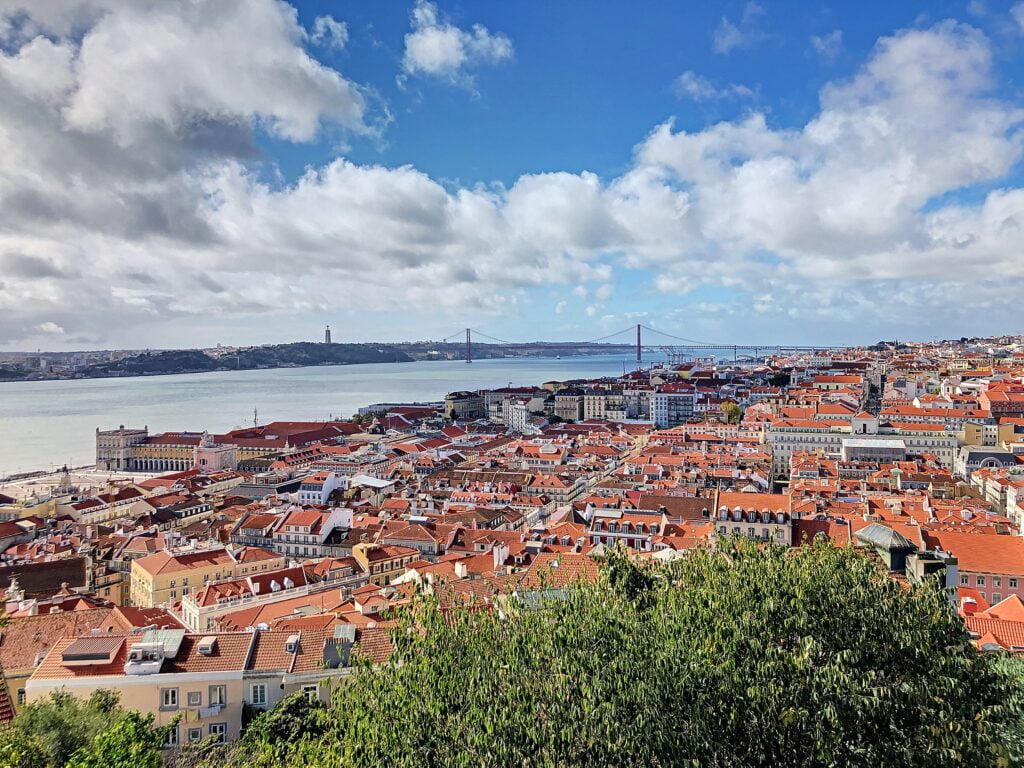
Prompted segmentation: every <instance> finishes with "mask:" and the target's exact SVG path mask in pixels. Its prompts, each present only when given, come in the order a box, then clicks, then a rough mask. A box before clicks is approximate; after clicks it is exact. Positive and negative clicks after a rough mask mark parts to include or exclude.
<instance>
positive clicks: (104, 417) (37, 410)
mask: <svg viewBox="0 0 1024 768" xmlns="http://www.w3.org/2000/svg"><path fill="white" fill-rule="evenodd" d="M635 367H636V362H635V361H634V360H632V356H631V355H629V354H623V355H594V356H586V357H584V356H580V357H566V358H562V359H558V358H555V357H547V358H541V357H530V358H526V357H521V358H511V359H509V358H499V359H490V360H477V361H474V362H473V363H472V364H471V365H467V364H466V363H465V361H462V360H451V361H448V360H441V361H418V362H411V363H405V364H403V365H394V364H392V363H375V364H366V365H343V366H314V367H304V368H275V369H266V370H249V371H244V370H242V371H230V370H229V371H211V372H205V373H196V374H178V375H163V376H140V377H118V378H103V379H66V380H49V381H26V382H8V383H7V384H4V385H3V387H2V388H0V435H2V436H3V440H0V476H4V475H13V474H20V473H23V472H30V471H34V470H41V469H46V468H48V467H50V465H51V464H52V465H53V466H54V468H57V467H60V466H63V465H64V464H67V465H68V466H76V467H78V466H83V465H88V464H92V463H93V462H94V461H95V440H96V437H95V434H96V429H97V428H102V429H110V428H112V427H117V426H118V425H119V424H124V425H125V426H135V427H143V426H146V427H149V430H150V431H151V432H162V431H172V430H199V431H201V430H203V429H208V430H209V431H211V432H226V431H227V430H229V429H234V428H236V427H241V426H244V425H247V424H252V423H253V420H254V418H255V419H257V420H258V421H259V422H260V423H266V422H269V421H275V420H279V421H287V420H303V421H307V420H308V421H324V420H329V419H332V418H350V417H351V416H352V415H353V414H355V413H356V412H357V411H358V410H359V409H360V408H361V407H363V406H366V405H370V404H372V403H381V402H393V403H397V402H411V401H437V400H443V399H444V396H445V395H446V394H447V393H449V392H452V391H455V390H460V389H484V388H493V387H505V386H509V385H512V386H526V385H536V384H540V383H542V382H545V381H550V380H566V379H572V378H583V377H593V376H609V375H621V374H622V373H623V372H624V371H630V370H633V369H634V368H635Z"/></svg>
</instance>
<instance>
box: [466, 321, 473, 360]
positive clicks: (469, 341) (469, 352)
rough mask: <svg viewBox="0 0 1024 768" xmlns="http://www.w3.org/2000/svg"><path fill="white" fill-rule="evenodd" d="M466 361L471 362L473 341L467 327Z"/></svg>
mask: <svg viewBox="0 0 1024 768" xmlns="http://www.w3.org/2000/svg"><path fill="white" fill-rule="evenodd" d="M466 362H467V363H472V362H473V341H472V336H471V335H470V330H469V328H467V329H466Z"/></svg>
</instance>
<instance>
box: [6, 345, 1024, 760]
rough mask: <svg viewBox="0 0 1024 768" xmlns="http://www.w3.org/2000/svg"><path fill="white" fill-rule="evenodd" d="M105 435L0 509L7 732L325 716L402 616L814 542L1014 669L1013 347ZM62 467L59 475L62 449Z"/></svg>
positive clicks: (698, 372)
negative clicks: (611, 563) (924, 599)
mask: <svg viewBox="0 0 1024 768" xmlns="http://www.w3.org/2000/svg"><path fill="white" fill-rule="evenodd" d="M112 426H113V425H103V426H98V428H97V430H96V435H95V437H96V463H95V467H94V468H92V469H91V470H88V471H81V470H65V471H63V472H60V473H57V475H55V476H52V477H45V478H32V479H27V480H21V481H18V482H15V483H9V484H8V485H6V486H3V487H0V590H2V591H3V600H4V623H3V625H2V627H0V667H2V676H0V720H10V719H11V718H12V717H13V715H14V713H15V712H16V711H17V710H18V709H19V708H21V707H23V706H24V705H25V704H26V703H29V702H33V701H38V700H41V699H44V698H46V697H48V696H49V695H50V693H51V692H53V691H56V690H60V689H66V690H69V691H71V692H72V693H74V694H75V695H76V696H88V695H89V694H91V693H92V692H93V691H96V690H99V689H110V690H113V691H115V692H117V693H118V694H119V695H120V700H121V702H122V704H123V705H124V706H125V707H127V708H130V709H135V710H139V711H142V712H145V713H151V714H153V715H154V717H155V723H156V724H157V725H166V724H169V723H172V722H177V723H178V724H177V726H176V729H172V730H170V731H169V733H170V736H169V742H168V745H169V746H176V745H179V744H186V743H189V742H195V741H200V740H203V739H207V738H209V737H211V736H213V737H215V738H217V739H221V740H233V739H237V738H238V737H239V735H240V733H241V731H242V729H243V727H244V723H245V717H246V715H245V712H247V711H252V710H263V709H268V708H270V707H273V706H274V705H275V704H277V703H278V702H280V701H281V700H282V699H283V698H285V697H286V696H289V695H291V694H293V693H299V692H302V693H304V694H305V695H307V696H309V697H311V698H319V699H322V700H324V701H326V700H327V699H328V698H329V697H330V695H331V691H332V689H333V688H334V687H336V686H338V685H342V684H344V681H345V678H346V676H347V675H349V674H351V671H352V669H353V665H354V664H355V663H356V657H357V656H358V657H360V658H361V659H365V660H369V662H370V663H373V664H386V663H387V662H388V658H389V654H390V652H391V648H392V646H391V642H392V641H391V636H390V630H391V629H392V628H393V627H394V626H395V618H394V610H395V609H396V608H400V607H401V606H403V605H405V604H407V603H409V602H410V601H411V600H412V599H413V598H414V597H415V596H416V595H417V594H420V593H424V592H426V593H429V594H433V595H435V596H436V597H437V598H438V599H439V600H440V601H441V602H442V604H443V605H445V606H447V607H450V608H452V609H458V608H460V607H468V606H475V607H477V608H479V607H484V608H488V607H490V608H500V607H501V606H502V605H503V604H504V603H506V602H507V601H510V600H521V599H523V598H524V596H528V595H529V594H530V593H531V592H535V591H538V590H544V591H545V592H550V591H552V590H556V591H557V590H558V589H561V588H563V587H565V586H566V585H568V584H570V583H573V582H575V581H578V580H583V581H588V580H593V579H595V578H596V577H597V575H598V570H599V563H600V560H601V556H602V554H603V553H605V552H607V550H608V549H609V548H611V547H618V546H621V547H625V548H626V549H627V550H628V551H629V552H631V553H633V554H634V555H635V556H636V557H638V558H653V559H655V560H672V559H674V558H680V557H685V556H686V553H687V552H688V551H690V550H693V549H698V548H713V547H715V546H716V545H717V543H718V542H720V541H722V540H723V539H726V538H729V537H734V536H739V537H745V538H748V539H752V540H755V541H757V542H763V543H764V545H765V546H769V545H771V546H779V547H801V546H806V545H808V544H811V543H813V542H816V541H822V540H825V541H830V542H832V543H833V544H834V545H836V546H838V547H853V548H857V549H859V550H861V551H863V552H864V553H865V554H867V555H868V556H869V557H871V558H872V559H873V560H874V561H875V562H876V563H877V565H878V567H879V568H881V569H884V570H885V571H886V572H888V573H889V574H891V577H892V578H893V579H894V580H896V581H898V582H915V581H920V580H922V579H925V578H929V577H935V578H938V579H939V580H941V581H942V583H943V584H944V585H945V586H946V587H948V591H949V595H950V599H951V600H952V601H955V605H956V609H957V610H958V611H959V613H960V615H961V616H962V617H963V620H964V623H965V626H966V629H967V631H968V632H969V633H970V636H971V638H972V640H973V641H974V642H975V644H976V645H977V647H978V648H979V649H980V650H982V651H994V650H1006V651H1011V652H1024V343H1022V340H1021V338H1020V337H1003V338H994V339H983V340H966V339H964V340H960V341H946V342H932V343H891V344H879V345H875V346H874V347H870V348H862V349H856V350H850V351H847V352H844V353H841V354H840V353H823V352H822V353H801V354H793V355H786V356H776V357H769V358H766V359H764V360H759V361H746V362H743V361H740V362H724V361H715V360H713V359H707V360H690V361H687V362H682V363H678V364H675V363H674V364H660V365H656V366H653V367H649V368H641V369H638V370H635V371H632V372H630V373H626V374H624V375H622V376H617V377H608V378H600V379H596V380H573V381H549V382H543V383H538V384H537V385H536V386H531V387H505V388H497V389H488V390H482V391H468V390H467V391H456V392H451V393H449V394H448V395H447V396H446V397H445V399H444V401H443V402H436V403H429V402H428V403H408V404H402V403H381V404H376V405H368V406H367V407H366V408H363V409H361V411H360V412H359V413H358V414H356V415H355V416H354V417H353V418H352V419H351V420H348V421H328V422H290V421H277V422H271V423H264V424H259V423H254V424H253V425H252V426H250V427H244V428H240V429H235V430H232V431H229V432H226V433H223V434H218V433H212V432H208V431H203V427H204V425H202V424H197V425H195V428H196V431H188V432H160V433H158V432H152V431H150V430H149V429H148V427H146V426H145V425H118V426H116V427H113V428H111V427H112ZM57 448H59V446H55V449H57Z"/></svg>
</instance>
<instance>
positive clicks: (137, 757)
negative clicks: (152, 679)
mask: <svg viewBox="0 0 1024 768" xmlns="http://www.w3.org/2000/svg"><path fill="white" fill-rule="evenodd" d="M176 725H177V723H176V722H175V726H176ZM170 728H171V726H165V727H163V728H153V715H140V714H139V713H138V712H129V713H128V714H127V715H125V716H124V717H123V718H121V719H120V720H118V721H117V722H116V723H114V725H112V726H111V727H110V728H108V729H107V730H105V731H103V732H102V733H100V734H99V735H98V736H96V738H95V739H94V740H93V742H92V744H90V745H89V746H86V747H82V748H81V749H79V750H78V751H77V752H75V754H73V755H72V756H71V760H70V761H68V768H159V766H160V755H161V751H162V749H163V745H164V744H165V743H166V741H167V732H168V730H169V729H170Z"/></svg>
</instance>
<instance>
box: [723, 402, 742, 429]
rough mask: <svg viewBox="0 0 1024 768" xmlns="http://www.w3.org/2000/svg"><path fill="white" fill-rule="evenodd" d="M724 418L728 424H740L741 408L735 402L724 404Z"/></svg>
mask: <svg viewBox="0 0 1024 768" xmlns="http://www.w3.org/2000/svg"><path fill="white" fill-rule="evenodd" d="M721 410H722V416H724V417H725V421H726V423H728V424H739V422H740V407H739V405H737V404H736V403H733V402H731V401H730V402H724V403H722V408H721Z"/></svg>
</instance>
